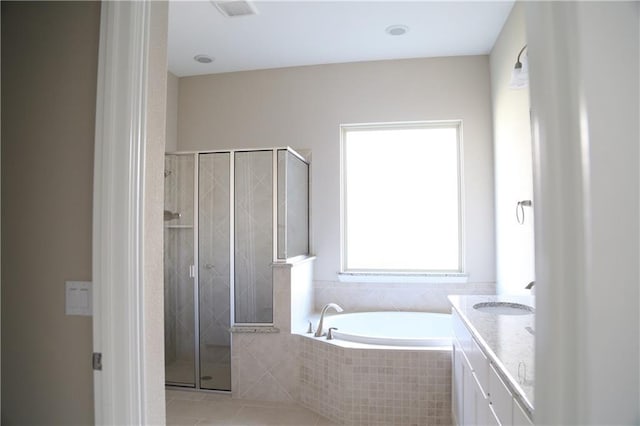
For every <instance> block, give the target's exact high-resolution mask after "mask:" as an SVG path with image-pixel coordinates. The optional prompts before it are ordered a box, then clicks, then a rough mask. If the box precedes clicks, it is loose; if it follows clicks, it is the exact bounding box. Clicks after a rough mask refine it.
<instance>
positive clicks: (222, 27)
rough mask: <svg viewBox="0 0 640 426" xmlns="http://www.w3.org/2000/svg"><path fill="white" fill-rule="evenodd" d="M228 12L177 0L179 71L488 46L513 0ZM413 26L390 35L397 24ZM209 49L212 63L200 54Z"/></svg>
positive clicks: (172, 19)
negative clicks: (202, 59) (228, 14)
mask: <svg viewBox="0 0 640 426" xmlns="http://www.w3.org/2000/svg"><path fill="white" fill-rule="evenodd" d="M253 3H254V5H255V8H256V9H257V10H258V14H257V15H253V16H240V17H233V18H229V17H226V16H224V15H223V14H222V13H220V11H219V10H218V9H217V8H216V7H215V6H214V5H213V4H212V3H211V2H210V1H207V0H202V1H182V0H171V1H170V6H169V42H168V44H169V70H170V71H171V72H173V73H174V74H175V75H177V76H179V77H185V76H192V75H200V74H214V73H223V72H233V71H246V70H256V69H267V68H281V67H291V66H301V65H316V64H330V63H341V62H358V61H375V60H388V59H401V58H419V57H438V56H463V55H483V54H488V53H489V52H490V51H491V48H492V47H493V44H494V42H495V40H496V38H497V37H498V34H499V33H500V30H501V29H502V26H503V25H504V22H505V21H506V19H507V16H508V15H509V12H510V11H511V7H512V6H513V1H512V0H510V1H497V2H483V1H448V2H447V1H444V2H433V1H408V2H400V1H376V0H374V1H280V2H272V1H255V2H253ZM396 24H399V25H405V26H407V27H409V30H408V31H407V33H406V34H404V35H401V36H391V35H389V34H387V33H386V32H385V29H386V28H387V27H389V26H390V25H396ZM199 54H204V55H208V56H211V57H213V58H214V61H213V62H212V63H209V64H202V63H199V62H196V61H195V60H194V56H196V55H199Z"/></svg>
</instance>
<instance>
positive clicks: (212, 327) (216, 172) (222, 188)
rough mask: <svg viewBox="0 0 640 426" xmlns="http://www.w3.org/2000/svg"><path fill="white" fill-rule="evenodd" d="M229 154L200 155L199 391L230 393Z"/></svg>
mask: <svg viewBox="0 0 640 426" xmlns="http://www.w3.org/2000/svg"><path fill="white" fill-rule="evenodd" d="M230 157H231V154H230V153H214V154H200V155H199V163H200V167H199V169H198V174H199V176H198V214H199V220H198V225H199V226H198V265H199V266H198V288H199V293H200V299H199V324H200V345H199V346H200V388H202V389H212V390H231V333H230V332H229V327H230V326H231V312H230V291H231V282H230V281H231V279H230V277H231V276H230V268H231V263H230V259H231V253H230V249H231V240H230V238H231V235H230V211H231V210H230V187H229V185H230V163H229V162H230Z"/></svg>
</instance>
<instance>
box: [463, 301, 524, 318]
mask: <svg viewBox="0 0 640 426" xmlns="http://www.w3.org/2000/svg"><path fill="white" fill-rule="evenodd" d="M473 309H475V310H477V311H480V312H485V313H487V314H494V315H531V314H533V313H534V312H535V309H533V308H532V307H531V306H528V305H523V304H520V303H512V302H482V303H476V304H475V305H473Z"/></svg>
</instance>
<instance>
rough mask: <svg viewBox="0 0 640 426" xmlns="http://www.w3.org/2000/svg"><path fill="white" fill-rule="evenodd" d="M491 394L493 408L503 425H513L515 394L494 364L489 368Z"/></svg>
mask: <svg viewBox="0 0 640 426" xmlns="http://www.w3.org/2000/svg"><path fill="white" fill-rule="evenodd" d="M489 394H490V398H489V399H490V400H491V408H492V409H493V412H494V413H495V415H496V417H497V419H498V421H499V422H500V424H501V425H503V426H512V425H513V395H512V394H511V391H510V390H509V388H508V387H507V386H506V385H505V384H504V382H503V381H502V379H501V378H500V375H499V374H498V373H497V372H496V370H495V368H494V367H493V365H491V366H490V368H489Z"/></svg>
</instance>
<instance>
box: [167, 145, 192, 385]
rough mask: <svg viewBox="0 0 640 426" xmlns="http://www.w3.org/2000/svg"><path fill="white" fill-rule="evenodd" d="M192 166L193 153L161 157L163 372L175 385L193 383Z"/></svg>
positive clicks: (169, 382) (170, 382)
mask: <svg viewBox="0 0 640 426" xmlns="http://www.w3.org/2000/svg"><path fill="white" fill-rule="evenodd" d="M194 168H195V156H193V155H167V156H166V157H165V172H164V176H165V194H164V195H165V202H164V203H165V204H164V301H165V304H164V317H165V320H164V334H165V346H164V349H165V375H166V382H167V384H172V385H178V386H195V374H194V372H195V357H194V353H195V331H196V330H195V327H194V315H195V309H194V308H195V304H194V297H195V294H194V279H195V277H194V275H195V274H194V270H193V265H194V235H195V234H194V185H195V180H194V176H195V175H194V172H195V169H194Z"/></svg>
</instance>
